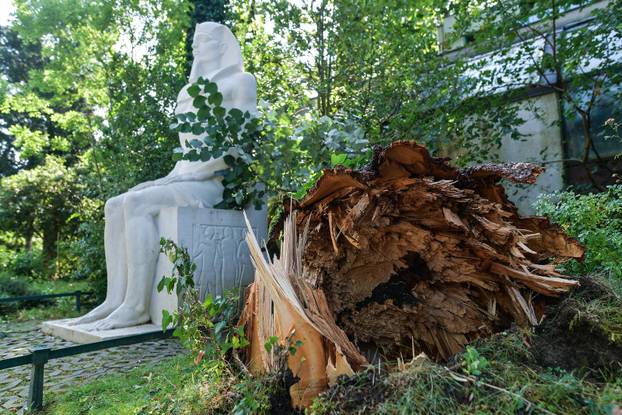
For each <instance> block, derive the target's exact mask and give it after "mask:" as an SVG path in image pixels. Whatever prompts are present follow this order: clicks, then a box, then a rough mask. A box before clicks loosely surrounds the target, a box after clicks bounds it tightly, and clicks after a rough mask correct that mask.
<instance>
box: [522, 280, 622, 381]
mask: <svg viewBox="0 0 622 415" xmlns="http://www.w3.org/2000/svg"><path fill="white" fill-rule="evenodd" d="M585 300H590V301H606V302H607V303H608V305H607V307H609V308H610V310H614V315H604V314H602V310H604V308H603V307H605V306H604V305H601V306H600V307H593V306H592V307H590V304H589V303H588V302H586V301H585ZM615 310H618V312H617V315H616V314H615ZM547 315H548V317H547V318H545V320H544V321H543V323H542V324H541V325H540V326H538V328H537V329H536V331H535V335H534V336H533V338H532V353H533V355H534V357H535V358H536V361H537V362H538V364H540V365H542V366H545V367H560V368H563V369H566V370H580V371H586V372H587V373H588V374H589V375H590V376H591V377H597V378H599V377H602V376H603V374H602V373H601V372H603V371H604V372H610V371H611V370H620V369H622V363H621V362H622V339H620V338H618V337H616V331H617V330H613V331H612V327H616V325H618V326H619V325H620V324H621V323H622V321H621V320H622V301H620V299H617V298H616V297H615V295H614V294H613V293H611V291H609V290H608V289H607V288H606V287H604V286H603V285H602V284H599V283H597V282H595V281H593V280H590V279H587V278H582V279H581V287H580V288H578V289H577V290H576V293H574V295H573V296H572V297H570V298H567V299H565V300H564V301H561V302H560V303H559V304H557V305H554V306H551V307H550V308H549V310H547ZM617 319H620V320H617ZM616 320H617V321H616ZM617 335H618V336H619V335H620V333H617Z"/></svg>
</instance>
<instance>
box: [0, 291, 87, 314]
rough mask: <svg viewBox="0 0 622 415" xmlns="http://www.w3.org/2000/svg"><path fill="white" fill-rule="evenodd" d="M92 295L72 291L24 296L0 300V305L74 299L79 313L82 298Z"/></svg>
mask: <svg viewBox="0 0 622 415" xmlns="http://www.w3.org/2000/svg"><path fill="white" fill-rule="evenodd" d="M93 294H95V293H94V292H92V291H73V292H70V293H58V294H39V295H24V296H22V297H6V298H0V304H2V303H13V302H20V301H44V300H47V299H49V298H60V297H76V310H78V311H80V308H81V307H82V297H86V296H88V295H93Z"/></svg>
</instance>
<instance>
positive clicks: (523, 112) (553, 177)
mask: <svg viewBox="0 0 622 415" xmlns="http://www.w3.org/2000/svg"><path fill="white" fill-rule="evenodd" d="M519 105H520V110H519V116H520V117H521V118H522V119H523V120H524V123H523V124H522V125H521V126H520V127H519V131H520V133H521V134H524V135H525V137H524V138H523V139H522V140H513V139H511V138H509V137H504V138H503V140H502V145H501V148H500V150H499V153H498V157H499V159H500V160H501V161H516V162H520V161H527V162H532V163H538V164H539V163H544V167H545V168H546V170H545V171H544V173H542V175H540V177H539V178H538V181H537V182H536V183H535V184H534V185H528V186H513V185H508V186H506V190H507V193H508V195H509V196H510V199H511V200H512V201H513V202H514V203H516V205H517V206H518V208H519V210H520V211H521V212H522V213H533V209H532V204H533V202H534V201H535V200H536V198H537V197H538V195H539V194H541V193H548V192H554V191H557V190H561V189H562V187H563V184H564V183H563V169H564V166H563V163H562V162H561V160H562V159H563V154H564V153H563V147H562V146H563V143H562V132H561V125H560V123H559V120H560V114H559V106H558V104H557V98H556V96H555V94H554V93H551V94H547V95H542V96H538V97H534V98H528V99H526V100H525V101H523V102H521V103H520V104H519ZM534 112H535V113H538V114H539V115H540V117H538V116H536V115H535V113H534Z"/></svg>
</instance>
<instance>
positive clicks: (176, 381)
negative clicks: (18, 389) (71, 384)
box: [43, 355, 200, 415]
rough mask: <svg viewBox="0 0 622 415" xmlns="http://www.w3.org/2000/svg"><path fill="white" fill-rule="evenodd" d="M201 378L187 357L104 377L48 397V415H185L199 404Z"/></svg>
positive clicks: (46, 407) (46, 406) (46, 412)
mask: <svg viewBox="0 0 622 415" xmlns="http://www.w3.org/2000/svg"><path fill="white" fill-rule="evenodd" d="M199 374H200V371H198V370H197V369H196V368H195V366H194V365H193V363H192V359H191V358H190V357H189V356H188V355H184V356H178V357H174V358H170V359H167V360H164V361H162V362H160V363H158V364H155V365H147V366H143V367H139V368H136V369H133V370H131V371H130V372H128V373H125V374H118V375H108V376H103V377H101V378H100V379H97V380H94V381H93V382H91V383H88V384H85V385H83V386H78V387H76V388H75V389H74V390H72V391H70V392H67V393H64V394H52V393H48V394H46V405H45V410H44V412H43V413H44V414H47V415H82V414H89V415H129V414H185V413H189V412H187V411H188V410H191V409H192V407H193V406H194V403H193V401H194V402H195V403H196V402H200V399H199V398H198V397H199V387H200V385H199V384H198V383H197V382H195V381H194V380H193V379H194V378H195V377H196V376H197V375H199Z"/></svg>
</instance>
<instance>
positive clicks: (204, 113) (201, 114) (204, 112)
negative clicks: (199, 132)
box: [197, 106, 212, 121]
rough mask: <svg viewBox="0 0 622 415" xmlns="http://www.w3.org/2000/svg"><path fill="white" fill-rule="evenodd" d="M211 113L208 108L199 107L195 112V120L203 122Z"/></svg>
mask: <svg viewBox="0 0 622 415" xmlns="http://www.w3.org/2000/svg"><path fill="white" fill-rule="evenodd" d="M211 112H212V111H211V110H210V108H209V107H207V106H206V107H201V108H199V111H197V119H198V120H199V121H205V120H207V119H208V118H209V116H210V113H211Z"/></svg>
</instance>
